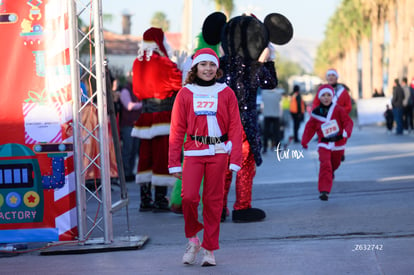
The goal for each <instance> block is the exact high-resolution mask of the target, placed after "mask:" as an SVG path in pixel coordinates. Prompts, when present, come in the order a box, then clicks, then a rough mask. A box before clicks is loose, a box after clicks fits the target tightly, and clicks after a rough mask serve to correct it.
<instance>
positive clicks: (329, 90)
mask: <svg viewBox="0 0 414 275" xmlns="http://www.w3.org/2000/svg"><path fill="white" fill-rule="evenodd" d="M326 93H328V94H330V95H331V96H333V94H334V89H333V88H332V86H331V85H329V84H324V85H321V86H319V88H318V98H319V99H321V96H323V95H324V94H326Z"/></svg>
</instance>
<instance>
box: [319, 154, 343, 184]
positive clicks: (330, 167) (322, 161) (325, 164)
mask: <svg viewBox="0 0 414 275" xmlns="http://www.w3.org/2000/svg"><path fill="white" fill-rule="evenodd" d="M318 153H319V181H318V189H319V192H331V189H332V181H333V174H334V172H335V170H336V169H338V167H339V165H340V164H341V158H342V156H343V155H344V150H339V151H331V150H328V149H326V148H323V147H319V150H318Z"/></svg>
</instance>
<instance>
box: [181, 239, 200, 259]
mask: <svg viewBox="0 0 414 275" xmlns="http://www.w3.org/2000/svg"><path fill="white" fill-rule="evenodd" d="M200 249H201V246H200V241H198V243H194V242H188V244H187V249H186V250H185V253H184V256H183V264H193V263H195V260H196V257H197V253H198V252H199V251H200Z"/></svg>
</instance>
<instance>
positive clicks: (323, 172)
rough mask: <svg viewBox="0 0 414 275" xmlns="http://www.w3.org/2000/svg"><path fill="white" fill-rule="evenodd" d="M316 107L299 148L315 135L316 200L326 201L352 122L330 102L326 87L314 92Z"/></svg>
mask: <svg viewBox="0 0 414 275" xmlns="http://www.w3.org/2000/svg"><path fill="white" fill-rule="evenodd" d="M317 94H318V97H319V100H320V102H321V103H320V104H319V106H317V107H316V108H315V109H313V111H312V113H311V117H310V119H309V121H308V122H307V123H306V126H305V130H304V132H303V136H302V146H303V148H305V149H307V148H308V143H309V141H310V140H311V139H312V137H313V136H314V135H315V133H316V134H317V136H318V153H319V164H320V167H319V180H318V190H319V192H320V196H319V198H320V199H321V200H323V201H326V200H328V195H329V193H330V192H331V189H332V182H333V178H334V172H335V170H336V169H338V168H339V165H340V164H341V158H342V156H343V154H344V150H345V144H346V142H347V140H348V138H349V137H350V136H351V133H352V127H353V122H352V119H351V118H350V117H349V115H348V114H347V112H346V111H345V109H344V108H342V107H341V106H339V105H338V104H336V103H335V102H333V100H332V98H333V95H334V91H333V88H332V87H331V86H330V85H329V84H324V85H321V86H320V87H319V89H318V93H317Z"/></svg>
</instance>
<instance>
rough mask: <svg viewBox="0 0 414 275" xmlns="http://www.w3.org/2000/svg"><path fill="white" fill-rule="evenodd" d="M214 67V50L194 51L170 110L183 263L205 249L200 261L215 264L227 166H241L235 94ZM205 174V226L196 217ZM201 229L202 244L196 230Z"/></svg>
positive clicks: (172, 167) (171, 167)
mask: <svg viewBox="0 0 414 275" xmlns="http://www.w3.org/2000/svg"><path fill="white" fill-rule="evenodd" d="M218 67H219V59H218V57H217V55H216V53H215V52H214V51H213V50H212V49H210V48H203V49H200V50H198V51H197V52H196V53H195V55H194V57H193V62H192V66H191V70H190V71H189V73H188V76H187V80H186V85H185V86H184V87H183V88H182V89H181V90H180V91H179V93H178V95H177V98H176V100H175V103H174V108H173V113H172V120H171V134H170V153H169V170H170V173H172V174H173V175H174V176H175V177H177V178H180V179H182V208H183V214H184V221H185V226H184V229H185V235H186V237H187V238H188V239H189V242H188V246H187V250H186V252H185V253H184V256H183V263H184V264H193V263H194V262H195V259H196V256H197V253H198V252H199V251H200V249H201V247H203V248H204V249H205V251H204V257H203V261H202V265H203V266H209V265H216V261H215V258H214V255H213V250H216V249H219V231H220V216H221V212H222V209H223V196H224V182H225V174H226V170H227V169H230V170H232V171H236V172H237V171H238V170H240V166H241V160H242V156H241V146H242V145H241V144H242V125H241V122H240V115H239V108H238V103H237V98H236V96H235V95H234V92H233V91H232V90H231V89H230V88H229V87H228V86H227V85H226V84H224V83H217V82H216V79H217V77H220V74H221V71H219V70H218ZM185 136H187V139H186V141H185V142H184V137H185ZM183 142H184V162H183V167H181V151H182V149H181V148H182V146H183ZM229 155H230V157H229ZM229 162H230V165H229V166H228V163H229ZM203 177H204V182H203V185H204V186H203V192H202V197H203V198H202V200H203V222H204V224H202V223H201V222H199V220H198V205H199V202H200V185H201V181H202V179H203ZM202 229H204V233H203V243H202V244H201V245H200V240H199V239H198V237H197V233H198V232H199V231H201V230H202Z"/></svg>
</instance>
